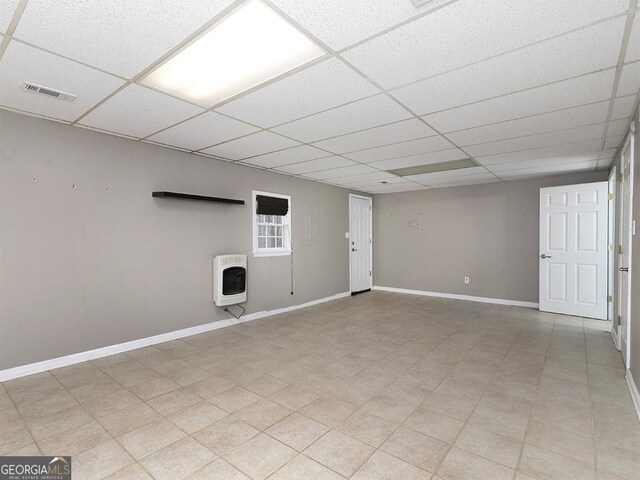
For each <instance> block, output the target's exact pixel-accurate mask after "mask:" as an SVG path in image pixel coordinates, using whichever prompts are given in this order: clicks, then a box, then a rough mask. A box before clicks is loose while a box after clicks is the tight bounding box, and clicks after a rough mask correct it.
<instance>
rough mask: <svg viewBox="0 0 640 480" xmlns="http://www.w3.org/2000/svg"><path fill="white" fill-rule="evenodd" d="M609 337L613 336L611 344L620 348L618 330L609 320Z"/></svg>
mask: <svg viewBox="0 0 640 480" xmlns="http://www.w3.org/2000/svg"><path fill="white" fill-rule="evenodd" d="M611 338H613V346H614V347H616V348H617V349H618V350H620V339H619V338H618V332H616V329H615V328H614V327H613V322H611Z"/></svg>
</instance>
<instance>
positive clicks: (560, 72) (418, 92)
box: [392, 18, 625, 115]
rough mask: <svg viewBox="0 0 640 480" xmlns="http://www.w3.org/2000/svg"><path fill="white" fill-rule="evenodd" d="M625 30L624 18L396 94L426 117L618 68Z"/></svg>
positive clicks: (440, 77)
mask: <svg viewBox="0 0 640 480" xmlns="http://www.w3.org/2000/svg"><path fill="white" fill-rule="evenodd" d="M624 25H625V19H624V18H618V19H615V20H611V21H609V22H605V23H602V24H599V25H595V26H593V27H590V28H586V29H583V30H579V31H577V32H573V33H570V34H567V35H563V36H561V37H558V38H554V39H551V40H548V41H545V42H541V43H538V44H536V45H532V46H529V47H527V48H523V49H521V50H517V51H515V52H511V53H508V54H506V55H502V56H499V57H495V58H492V59H489V60H485V61H483V62H480V63H476V64H474V65H470V66H468V67H465V68H461V69H459V70H455V71H452V72H449V73H445V74H443V75H439V76H437V77H433V78H429V79H427V80H424V81H421V82H418V83H414V84H412V85H408V86H406V87H402V88H399V89H397V90H393V91H392V94H393V95H394V96H395V97H396V98H397V99H399V100H400V101H401V102H403V103H404V104H405V105H407V106H408V107H409V108H411V109H412V110H413V111H414V112H416V113H417V114H419V115H424V114H427V113H432V112H437V111H440V110H445V109H448V108H453V107H457V106H460V105H465V104H469V103H472V102H478V101H481V100H485V99H488V98H493V97H496V96H499V95H506V94H508V93H513V92H517V91H520V90H524V89H527V88H533V87H538V86H540V85H543V84H547V83H550V82H555V81H559V80H564V79H568V78H570V77H574V76H577V75H582V74H585V73H590V72H593V71H596V70H600V69H605V68H610V67H615V65H616V63H617V61H618V54H619V50H620V43H621V41H622V34H623V32H624ZM445 51H446V50H445Z"/></svg>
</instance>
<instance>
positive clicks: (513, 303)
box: [372, 285, 538, 308]
mask: <svg viewBox="0 0 640 480" xmlns="http://www.w3.org/2000/svg"><path fill="white" fill-rule="evenodd" d="M372 290H381V291H384V292H395V293H407V294H409V295H422V296H425V297H439V298H451V299H454V300H466V301H468V302H482V303H493V304H496V305H511V306H514V307H527V308H538V304H537V303H535V302H522V301H520V300H504V299H502V298H490V297H474V296H472V295H460V294H457V293H441V292H427V291H424V290H410V289H408V288H395V287H382V286H378V285H376V286H374V287H373V288H372Z"/></svg>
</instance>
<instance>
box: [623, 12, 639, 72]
mask: <svg viewBox="0 0 640 480" xmlns="http://www.w3.org/2000/svg"><path fill="white" fill-rule="evenodd" d="M636 60H640V11H638V10H636V16H635V17H634V19H633V26H632V27H631V35H630V36H629V44H628V45H627V53H626V55H625V57H624V62H625V63H629V62H635V61H636Z"/></svg>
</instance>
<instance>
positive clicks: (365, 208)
mask: <svg viewBox="0 0 640 480" xmlns="http://www.w3.org/2000/svg"><path fill="white" fill-rule="evenodd" d="M371 203H372V202H371V198H369V197H360V196H356V195H350V196H349V252H350V257H351V258H350V262H351V269H350V270H351V292H354V293H355V292H361V291H363V290H368V289H370V288H371V273H372V271H371V207H372V205H371Z"/></svg>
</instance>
